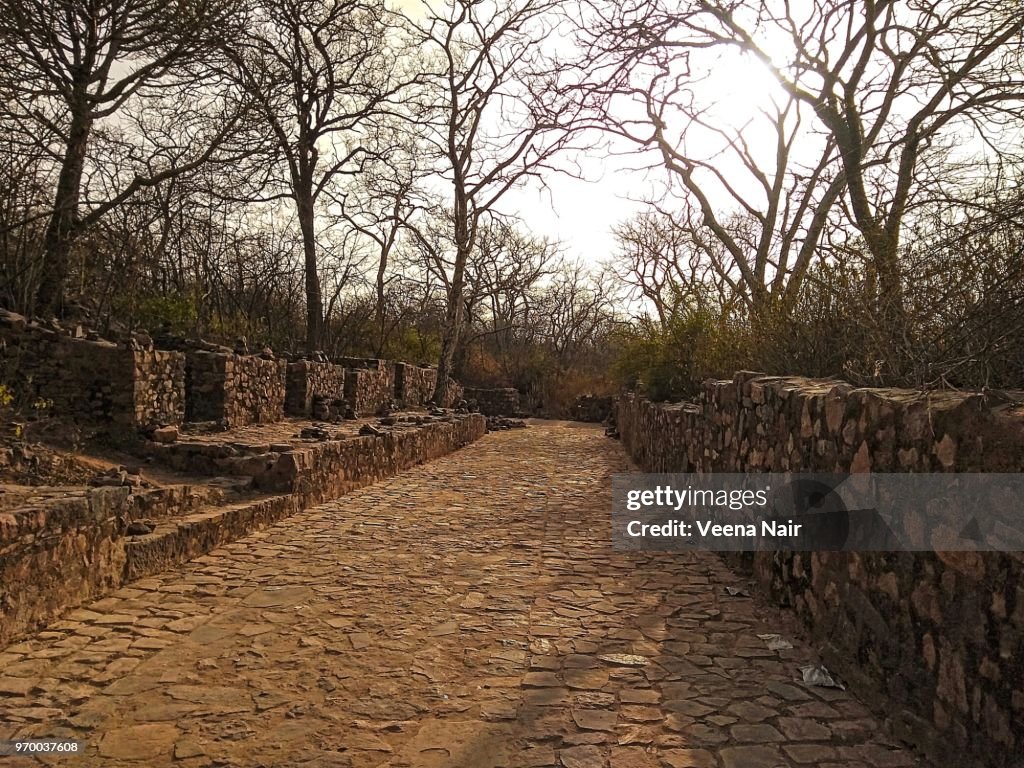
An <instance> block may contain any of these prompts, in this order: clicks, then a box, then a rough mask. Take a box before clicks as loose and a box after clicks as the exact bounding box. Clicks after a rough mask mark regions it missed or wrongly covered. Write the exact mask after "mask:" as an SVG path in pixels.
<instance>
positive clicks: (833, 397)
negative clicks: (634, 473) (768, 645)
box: [616, 373, 1024, 768]
mask: <svg viewBox="0 0 1024 768" xmlns="http://www.w3.org/2000/svg"><path fill="white" fill-rule="evenodd" d="M616 424H617V427H618V430H619V432H620V434H621V437H622V441H623V444H624V446H625V448H626V450H627V451H628V452H629V454H630V455H631V456H632V457H633V458H634V460H635V461H636V462H637V463H638V464H639V465H640V466H641V467H642V468H643V470H644V471H647V472H747V471H754V472H757V471H773V472H785V471H792V472H863V471H869V470H870V471H874V472H943V471H945V472H954V471H956V472H978V471H990V472H991V471H996V472H998V471H1019V470H1020V467H1021V466H1022V464H1024V460H1022V456H1024V452H1022V447H1024V440H1022V439H1021V437H1020V435H1021V430H1020V417H1019V416H1018V415H1015V414H1013V413H1012V412H1009V411H1007V410H1005V409H1004V410H992V409H990V408H988V407H986V405H985V401H984V399H983V398H982V397H981V396H979V395H974V394H963V393H949V392H932V393H923V392H916V391H908V390H894V389H885V390H883V389H855V388H853V387H851V386H850V385H848V384H846V383H845V382H840V381H832V380H829V381H821V380H809V379H803V378H782V377H767V376H762V375H758V374H753V373H739V374H737V375H736V377H735V378H734V379H733V380H732V381H713V382H707V383H706V385H705V388H704V391H703V392H702V394H701V396H700V397H699V398H698V399H697V400H696V401H695V402H693V403H687V404H677V405H664V404H653V403H650V402H648V401H646V400H644V399H642V398H638V397H635V396H633V395H626V396H624V397H622V398H621V399H620V400H619V401H618V402H617V405H616ZM730 559H731V560H732V561H733V562H736V563H738V564H741V565H743V566H745V567H748V568H750V569H751V570H752V572H753V574H754V575H755V577H756V580H757V581H758V582H759V584H760V585H761V586H762V588H764V589H765V590H766V591H767V592H768V593H769V594H770V595H771V596H772V597H773V598H775V599H776V600H777V601H779V602H780V603H782V604H784V605H788V606H791V607H792V608H793V609H794V610H795V612H796V613H797V615H799V616H800V617H801V618H802V619H803V621H804V623H805V624H806V626H807V627H808V629H809V630H810V632H811V634H812V635H813V637H814V638H815V640H816V641H817V642H818V644H819V645H820V647H821V649H822V655H823V657H824V659H825V661H826V663H827V664H828V665H829V667H830V668H831V669H833V670H835V671H837V672H838V673H839V674H840V675H842V676H843V677H844V678H845V679H846V680H847V681H849V682H850V683H851V684H852V685H853V686H854V687H856V688H859V689H861V690H863V691H875V692H880V693H881V696H879V697H877V699H876V700H878V701H881V702H884V705H885V707H886V708H887V710H888V713H887V714H888V715H889V717H890V719H891V721H892V722H893V723H894V726H895V728H896V730H897V732H898V734H899V735H901V736H902V737H904V738H907V739H908V740H910V741H912V742H914V743H916V744H917V745H919V746H920V747H922V748H923V749H925V750H926V751H927V752H929V753H930V754H931V755H932V756H934V757H935V758H936V759H937V760H938V762H939V763H940V764H945V763H946V762H947V761H946V758H947V757H948V755H949V754H950V750H954V751H955V753H956V754H957V755H958V765H979V766H980V765H986V766H1001V767H1003V766H1005V767H1006V768H1009V767H1010V766H1014V765H1017V763H1015V762H1014V761H1015V760H1016V757H1015V756H1018V757H1019V755H1020V754H1021V752H1022V750H1024V664H1022V663H1021V659H1022V658H1024V582H1022V578H1021V577H1022V571H1024V556H1022V555H1020V554H1016V553H987V554H977V553H970V552H952V553H906V552H903V553H883V552H879V553H841V552H811V553H798V552H776V553H770V552H759V553H756V554H754V555H746V556H743V557H741V558H737V557H730Z"/></svg>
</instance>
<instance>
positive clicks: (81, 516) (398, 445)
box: [0, 414, 486, 647]
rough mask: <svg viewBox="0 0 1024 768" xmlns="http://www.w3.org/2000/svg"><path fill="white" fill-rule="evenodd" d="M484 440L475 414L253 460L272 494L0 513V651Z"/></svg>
mask: <svg viewBox="0 0 1024 768" xmlns="http://www.w3.org/2000/svg"><path fill="white" fill-rule="evenodd" d="M485 432H486V421H485V419H484V417H483V416H481V415H479V414H465V415H454V416H451V417H448V418H446V419H438V420H433V421H431V422H430V423H427V424H425V425H422V426H415V427H411V426H410V427H405V428H402V429H396V430H394V431H389V432H386V433H384V434H383V435H380V436H370V437H352V438H348V439H344V440H333V441H325V442H323V443H316V444H310V445H298V446H294V447H286V446H282V447H283V448H286V450H283V451H277V452H271V453H267V454H262V455H259V456H254V457H253V458H254V460H255V461H254V462H253V464H252V466H251V470H252V472H253V474H254V475H255V478H254V479H255V481H256V482H255V484H256V486H257V487H258V489H259V490H261V491H271V492H275V495H266V494H260V495H254V494H252V493H248V492H247V493H246V494H245V495H244V496H241V497H238V496H236V495H235V490H234V488H232V489H231V490H230V491H229V490H227V489H225V490H224V491H220V492H218V491H215V490H213V489H211V488H210V487H209V486H203V485H196V486H189V485H183V486H171V487H166V488H157V489H150V490H139V491H136V492H133V491H132V489H130V488H128V487H109V488H108V487H101V488H95V489H91V490H84V489H71V490H67V491H66V492H65V490H59V491H56V492H54V493H53V494H52V496H51V497H50V498H47V499H45V500H42V501H40V500H39V499H32V500H30V501H28V502H26V503H25V505H24V506H19V507H16V508H14V509H5V510H0V647H6V646H7V645H8V644H9V643H11V642H14V641H16V640H17V639H18V638H19V637H21V636H24V635H25V634H26V633H28V632H31V631H33V630H35V629H37V628H39V627H40V626H42V625H44V624H46V623H47V622H49V621H52V620H53V619H55V618H56V617H57V616H58V615H59V614H60V613H61V612H62V611H63V610H65V609H67V608H70V607H74V606H77V605H80V604H82V603H83V602H86V601H87V600H88V599H90V598H94V597H97V596H100V595H102V594H104V593H107V592H109V591H111V590H113V589H116V588H117V587H119V586H121V585H122V584H124V583H126V582H127V581H129V580H131V579H133V578H138V577H141V576H144V575H147V574H149V573H154V572H156V571H158V570H161V569H165V568H168V567H171V566H173V565H174V564H176V563H179V562H181V561H182V560H184V559H187V558H189V557H193V556H195V555H198V554H201V553H203V552H208V551H210V550H211V549H213V548H214V547H216V546H218V545H220V544H223V543H225V542H227V541H231V540H234V539H237V538H239V537H240V536H244V535H245V534H246V533H249V532H251V531H252V530H254V529H256V528H259V527H263V526H265V525H269V524H270V523H272V522H274V521H276V520H280V519H282V518H284V517H286V516H287V515H289V514H292V513H294V512H297V511H299V510H301V509H303V508H304V507H306V506H308V505H309V504H313V503H319V502H322V501H326V500H329V499H333V498H336V497H337V496H340V495H342V494H344V493H347V492H348V491H351V490H353V489H355V488H360V487H362V486H365V485H368V484H370V483H373V482H375V481H377V480H380V479H382V478H385V477H389V476H390V475H393V474H394V473H396V472H399V471H401V470H403V469H406V468H408V467H411V466H414V465H416V464H419V463H422V462H424V461H429V460H430V459H433V458H437V457H439V456H442V455H444V454H446V453H450V452H451V451H454V450H456V449H458V448H461V447H462V446H464V445H466V444H468V443H470V442H472V441H473V440H476V439H478V438H479V437H482V436H483V434H484V433H485ZM161 447H162V448H165V449H168V450H169V449H172V448H174V446H161ZM211 447H214V446H211ZM215 447H219V448H222V449H226V450H227V451H231V447H230V446H229V445H226V444H225V445H222V446H215ZM157 455H159V456H161V458H167V455H166V454H164V453H159V454H157ZM220 455H221V456H223V455H226V454H220ZM217 456H218V454H215V453H212V452H211V453H204V454H202V455H200V456H199V459H200V460H201V461H199V463H198V466H196V467H195V470H196V471H198V472H206V473H211V471H219V470H218V468H217V466H216V461H217ZM167 463H171V462H167ZM221 487H223V486H221V485H217V486H215V488H221ZM226 502H227V503H226ZM143 518H145V519H147V520H149V519H156V520H157V526H156V531H155V532H154V533H152V534H150V535H145V536H138V537H134V536H129V535H128V533H127V531H128V525H129V523H130V522H131V521H134V520H140V519H143Z"/></svg>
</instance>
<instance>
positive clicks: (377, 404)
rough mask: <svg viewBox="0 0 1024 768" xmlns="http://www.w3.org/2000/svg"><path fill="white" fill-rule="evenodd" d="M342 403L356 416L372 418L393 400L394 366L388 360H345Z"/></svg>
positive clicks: (340, 360) (342, 362) (343, 363)
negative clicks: (345, 403) (344, 400)
mask: <svg viewBox="0 0 1024 768" xmlns="http://www.w3.org/2000/svg"><path fill="white" fill-rule="evenodd" d="M338 363H339V364H340V365H343V366H345V368H346V369H347V370H346V372H345V399H346V400H348V404H349V406H350V407H351V408H352V410H353V411H355V413H356V415H358V416H367V415H373V414H376V413H378V412H380V411H381V410H382V409H385V408H388V407H389V406H390V405H391V403H392V402H393V401H394V399H395V364H394V363H392V362H389V361H387V360H376V359H364V358H351V357H345V358H341V359H339V360H338Z"/></svg>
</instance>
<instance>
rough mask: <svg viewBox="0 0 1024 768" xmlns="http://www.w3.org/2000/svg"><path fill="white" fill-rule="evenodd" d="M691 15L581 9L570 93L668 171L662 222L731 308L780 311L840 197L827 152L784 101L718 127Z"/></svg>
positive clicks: (718, 110) (709, 54)
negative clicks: (577, 63)
mask: <svg viewBox="0 0 1024 768" xmlns="http://www.w3.org/2000/svg"><path fill="white" fill-rule="evenodd" d="M699 5H700V4H699V3H698V4H695V5H694V6H691V7H690V8H689V9H687V8H684V9H683V10H680V9H679V8H677V7H676V5H675V4H673V3H666V2H664V1H663V0H640V2H638V3H631V4H627V5H623V4H619V3H609V2H603V0H596V2H587V3H583V4H582V5H581V7H582V8H583V10H582V11H581V15H580V16H579V17H577V18H576V20H575V21H576V29H577V40H578V42H579V44H580V46H581V50H582V54H581V62H583V63H582V68H583V69H584V70H585V72H584V74H583V75H582V76H581V78H580V80H579V82H578V83H576V84H575V85H574V86H573V89H574V90H575V91H576V92H577V94H578V98H579V99H580V102H581V103H582V104H585V105H586V106H587V108H588V110H589V114H590V116H591V121H592V125H593V126H594V127H596V128H597V129H599V130H602V131H605V132H608V133H610V134H612V135H614V136H616V137H618V138H619V139H621V140H625V141H626V142H627V143H628V144H631V145H632V146H634V147H636V148H637V149H638V150H640V151H641V152H645V153H646V152H650V153H652V154H653V157H654V158H655V159H654V160H652V161H651V165H652V166H653V165H661V166H663V167H664V168H665V169H666V170H667V171H668V185H667V189H666V192H667V198H666V199H665V200H664V201H663V202H662V203H661V205H662V206H664V207H665V208H666V210H664V213H665V214H666V215H667V216H668V217H669V218H670V219H671V220H673V221H674V222H675V226H676V227H677V228H678V229H679V230H680V232H685V233H686V234H685V237H686V238H687V239H688V240H689V241H690V242H691V243H692V244H693V246H695V247H696V248H697V249H698V250H700V251H702V252H703V257H704V259H705V260H706V261H707V262H708V263H709V264H710V265H711V266H712V267H713V268H714V269H715V271H716V272H717V274H718V277H719V279H720V280H721V281H722V282H723V283H725V284H726V285H727V286H728V288H729V290H730V291H731V292H732V293H733V294H734V295H735V296H737V297H741V298H742V299H743V300H744V301H745V302H746V303H747V305H748V308H749V309H750V310H751V311H753V312H755V313H756V312H759V311H762V310H767V309H768V308H770V307H773V306H775V305H777V304H789V305H791V304H792V302H793V301H794V299H795V297H796V295H797V293H798V291H799V288H800V284H801V280H802V278H803V275H804V274H805V273H806V271H807V268H808V266H809V264H810V263H811V260H812V258H813V256H814V253H815V248H816V246H817V244H818V241H819V239H820V237H821V235H822V232H823V230H824V229H825V225H826V223H827V222H828V220H829V214H830V211H831V209H832V206H833V204H834V203H835V201H836V200H837V198H838V196H839V194H840V193H841V191H842V185H843V180H842V178H841V175H840V174H839V173H837V171H836V169H835V167H834V161H835V158H836V149H835V145H834V142H832V141H830V140H828V139H827V137H821V136H817V137H816V136H813V135H810V134H809V132H808V131H807V129H806V116H805V115H804V114H803V112H804V111H805V110H802V109H801V104H800V101H799V100H798V99H797V98H795V97H793V96H790V95H788V94H785V93H783V94H782V96H781V97H780V98H775V99H770V100H767V101H766V102H765V103H764V104H763V105H761V106H751V107H750V109H749V110H748V113H747V115H746V117H745V119H744V120H743V121H742V123H740V122H738V121H737V120H735V119H723V111H729V110H730V108H732V107H734V106H735V105H731V104H729V103H728V100H729V98H730V96H729V95H728V94H722V93H720V91H721V87H722V81H721V74H720V70H721V68H722V67H723V65H724V64H723V61H722V59H721V56H720V52H719V50H718V49H716V47H715V45H714V41H711V40H709V39H706V38H705V37H704V36H702V34H701V33H699V32H698V31H695V25H696V24H697V21H696V19H697V18H698V17H699ZM725 64H727V62H726V63H725ZM673 195H676V196H675V197H673ZM669 207H672V208H673V210H667V209H668V208H669Z"/></svg>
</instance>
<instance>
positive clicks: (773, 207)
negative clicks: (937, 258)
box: [581, 0, 1024, 317]
mask: <svg viewBox="0 0 1024 768" xmlns="http://www.w3.org/2000/svg"><path fill="white" fill-rule="evenodd" d="M588 7H589V9H590V11H591V15H590V16H589V17H588V21H590V22H594V20H596V22H594V23H593V24H591V26H590V27H589V28H588V29H587V30H583V31H582V32H581V37H582V38H583V39H584V41H585V42H586V44H587V45H588V53H589V55H590V57H591V58H592V59H598V60H599V61H600V66H599V67H598V70H599V71H600V72H602V73H603V77H601V78H597V79H595V80H594V82H593V85H592V87H591V90H590V91H589V94H588V95H590V96H592V97H595V98H596V99H597V100H598V101H599V102H600V101H601V100H602V99H603V100H604V103H606V104H607V103H608V102H609V99H610V98H612V97H615V96H617V97H620V98H623V97H624V98H627V99H630V100H631V101H632V102H633V104H634V105H636V106H638V107H639V108H640V109H642V113H641V114H642V117H641V118H640V119H638V120H634V119H631V118H630V117H628V116H627V117H625V118H624V117H622V113H621V112H620V113H616V112H614V110H612V111H609V112H608V113H607V117H609V118H610V123H611V125H612V127H613V130H616V131H617V132H619V133H620V134H622V135H625V136H628V137H629V138H631V139H632V140H634V141H635V142H637V143H639V144H641V145H643V146H648V147H654V148H656V149H657V150H658V151H659V152H660V153H661V156H662V160H663V162H664V164H665V166H666V167H667V168H669V170H670V171H671V172H672V173H673V178H674V179H676V180H677V181H678V182H680V183H681V184H682V185H683V187H684V188H685V189H686V191H687V192H688V193H689V194H690V195H691V196H692V197H693V198H694V199H695V200H696V201H697V205H698V208H699V210H700V213H701V216H702V219H703V221H702V222H701V224H702V225H703V226H705V227H706V228H708V229H709V230H710V231H711V232H712V233H713V234H714V236H715V237H716V238H718V239H719V240H720V241H721V242H722V243H724V244H725V245H726V247H727V248H728V249H729V251H730V253H731V254H732V256H733V260H734V262H735V266H736V267H737V269H738V270H739V271H740V272H741V273H742V277H743V282H744V283H745V284H747V285H749V286H753V287H754V288H755V289H759V286H760V284H761V283H762V282H763V281H762V279H761V273H762V269H763V267H764V266H766V265H767V266H769V267H771V270H772V271H774V273H775V276H774V278H773V280H774V282H775V283H778V282H779V281H780V280H782V279H783V278H784V277H785V276H786V275H787V273H790V272H791V274H792V276H793V277H799V276H800V275H802V274H804V273H806V269H807V266H808V264H809V260H810V257H811V256H813V252H814V248H815V247H816V245H817V243H818V241H819V239H820V238H821V236H822V234H823V233H824V231H825V224H826V222H828V217H829V215H830V214H831V213H832V212H833V211H838V215H839V218H840V220H845V221H846V222H850V223H852V225H853V226H854V227H856V229H857V230H858V231H859V233H860V235H861V237H862V238H863V241H864V244H865V247H866V249H867V251H868V253H869V254H870V256H871V266H872V275H871V277H872V279H874V280H877V285H878V290H877V303H878V307H879V308H880V309H881V310H882V311H885V312H887V313H890V312H895V313H896V314H897V315H898V313H899V307H900V305H901V303H902V286H901V284H900V274H899V273H900V270H899V268H898V258H899V251H900V232H901V229H902V227H903V224H904V222H905V221H906V217H907V215H908V211H910V210H911V209H912V208H913V206H914V205H915V204H916V203H919V202H920V201H921V200H922V199H925V198H927V197H929V196H931V195H933V194H936V193H937V191H938V189H940V188H943V187H946V188H948V187H951V186H955V185H956V183H957V182H958V181H959V180H960V179H962V178H963V174H962V173H957V174H949V173H948V171H949V169H950V167H951V166H950V165H949V162H948V161H949V149H950V148H951V147H952V146H953V145H956V144H964V143H968V144H969V143H970V142H968V141H966V139H967V138H968V137H970V138H973V139H975V140H976V142H977V144H978V145H980V148H981V149H983V150H987V151H995V152H997V153H998V152H1000V151H1003V149H1004V147H1000V146H998V145H999V143H1000V138H999V137H1000V135H1002V136H1003V137H1007V136H1009V135H1010V134H1009V133H1008V132H1006V131H1001V130H1000V127H1001V126H1003V125H1005V124H1006V123H1007V122H1011V121H1019V118H1020V112H1019V110H1020V103H1021V99H1022V94H1024V83H1022V77H1021V74H1020V73H1021V69H1020V58H1019V57H1020V51H1021V47H1020V43H1021V31H1022V28H1024V8H1022V7H1021V6H1020V5H1019V4H1016V3H1005V2H999V1H998V0H992V1H982V2H974V1H973V0H971V1H970V2H967V1H966V0H910V1H909V2H907V1H904V0H871V1H870V2H863V3H850V2H841V1H840V0H825V1H823V2H816V3H807V4H789V3H784V4H778V3H773V2H770V1H769V0H739V2H719V1H718V0H698V2H694V3H692V4H690V5H688V6H685V7H684V8H683V9H679V8H678V7H676V6H675V4H669V3H665V2H663V0H641V2H639V3H636V4H631V5H629V6H620V5H619V4H611V3H603V2H600V3H597V2H595V3H591V4H589V6H588ZM727 52H732V53H731V55H732V56H733V59H732V60H733V61H734V62H735V61H737V60H739V61H742V57H744V56H746V57H748V58H747V60H748V61H749V62H751V63H753V62H759V63H760V66H762V67H763V68H764V69H766V70H767V71H768V72H770V73H771V75H772V77H773V78H774V81H775V82H776V83H777V84H778V87H779V89H780V91H781V96H780V97H779V98H778V99H776V101H775V107H774V108H769V111H770V112H771V114H770V115H769V117H770V118H771V124H773V132H774V134H775V136H776V137H777V141H776V147H777V148H776V151H775V153H774V158H772V157H764V156H761V157H759V156H757V154H756V153H752V152H751V151H750V137H751V135H752V134H751V132H750V131H749V130H742V129H740V130H736V129H733V128H729V127H723V126H721V125H718V124H716V123H715V122H713V121H711V120H709V119H708V118H707V112H706V107H707V101H706V99H707V98H708V95H707V92H706V89H705V90H704V91H701V90H700V85H701V83H700V81H701V80H702V79H704V78H705V77H706V74H707V72H708V71H709V66H710V64H709V61H711V62H713V61H714V57H715V56H719V55H730V54H729V53H727ZM736 57H740V58H739V59H737V58H736ZM673 114H675V115H677V116H679V115H682V116H684V117H685V118H686V119H687V124H686V126H685V127H684V128H683V129H679V127H678V126H679V123H678V122H677V121H676V122H675V123H674V124H675V125H676V126H677V128H676V130H675V131H674V132H673V130H672V129H671V126H672V125H673V121H671V120H670V118H671V116H672V115H673ZM801 125H803V126H804V127H805V128H806V130H802V129H801ZM695 126H696V127H701V128H703V129H704V131H705V132H706V133H705V135H714V134H719V135H720V136H721V149H722V151H723V152H727V153H729V154H730V155H732V156H734V157H738V158H739V161H740V162H739V164H734V165H728V164H724V163H723V161H722V157H721V156H720V155H715V156H714V157H709V156H707V155H704V156H699V157H695V153H694V151H693V150H691V149H689V147H690V146H691V144H692V143H696V142H695V141H693V137H694V135H695V134H696V131H695ZM958 134H959V135H958ZM808 143H810V147H809V146H808ZM986 144H987V146H986ZM796 147H799V152H794V149H795V148H796ZM798 155H799V157H800V161H799V163H798V162H797V157H798ZM808 158H810V161H808ZM737 169H739V170H737ZM744 174H745V175H746V176H747V177H750V178H753V179H754V180H756V184H757V186H759V187H760V188H761V189H762V190H763V194H762V195H760V196H759V198H758V202H757V203H756V204H751V203H750V198H749V196H748V195H747V194H746V193H745V192H744V191H743V190H744V189H746V187H747V185H746V183H745V181H744V179H743V178H741V177H742V176H744ZM950 176H954V177H959V178H950ZM709 184H714V185H717V186H718V187H719V190H720V191H721V190H722V189H724V191H725V196H724V197H723V198H722V199H726V200H728V199H729V198H731V202H732V203H733V205H734V209H735V210H738V211H741V212H746V214H748V215H750V216H752V217H754V219H755V220H756V221H757V223H758V224H759V225H760V227H761V229H762V232H761V235H760V236H759V237H758V238H757V239H756V240H755V242H754V243H752V246H753V248H752V250H750V251H747V249H745V248H743V244H742V243H741V242H740V241H738V240H737V239H736V238H735V237H732V235H731V233H730V232H729V231H728V229H727V228H726V227H725V226H724V225H723V223H722V222H721V220H720V218H719V215H718V212H717V210H716V207H717V206H716V203H715V200H716V198H714V197H713V196H712V195H710V194H709V193H708V185H709ZM773 233H777V237H775V236H774V235H773V237H772V238H769V237H766V235H769V234H773ZM794 248H796V254H795V258H794V259H793V260H790V258H789V255H788V254H789V251H790V250H791V249H794ZM748 254H749V255H748ZM766 254H774V257H773V258H772V257H767V258H766ZM750 255H752V263H751V259H750ZM774 260H777V262H776V263H773V261H774ZM773 287H775V286H774V285H773ZM788 293H789V296H790V298H792V297H793V292H792V291H789V292H788ZM890 316H891V317H892V315H890Z"/></svg>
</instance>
